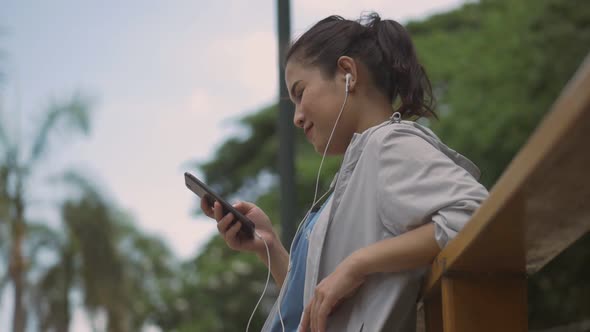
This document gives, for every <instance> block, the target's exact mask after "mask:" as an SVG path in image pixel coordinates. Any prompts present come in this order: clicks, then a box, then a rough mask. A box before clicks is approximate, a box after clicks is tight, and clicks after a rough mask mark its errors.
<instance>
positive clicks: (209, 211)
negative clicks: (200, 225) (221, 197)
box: [201, 197, 214, 218]
mask: <svg viewBox="0 0 590 332" xmlns="http://www.w3.org/2000/svg"><path fill="white" fill-rule="evenodd" d="M201 210H203V213H205V215H206V216H207V217H209V218H213V217H214V216H213V207H212V206H211V205H209V202H207V200H206V199H205V197H203V198H201Z"/></svg>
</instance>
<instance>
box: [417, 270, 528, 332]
mask: <svg viewBox="0 0 590 332" xmlns="http://www.w3.org/2000/svg"><path fill="white" fill-rule="evenodd" d="M442 304H443V321H444V323H443V325H444V331H445V332H473V331H478V332H488V331H489V332H497V331H502V332H526V331H527V328H528V324H527V323H528V322H527V317H528V316H527V282H526V277H525V275H524V274H522V275H502V274H491V275H470V274H465V275H463V274H458V275H452V276H448V277H443V280H442ZM428 332H430V331H428Z"/></svg>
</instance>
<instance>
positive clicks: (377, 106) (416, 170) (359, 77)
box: [202, 13, 488, 331]
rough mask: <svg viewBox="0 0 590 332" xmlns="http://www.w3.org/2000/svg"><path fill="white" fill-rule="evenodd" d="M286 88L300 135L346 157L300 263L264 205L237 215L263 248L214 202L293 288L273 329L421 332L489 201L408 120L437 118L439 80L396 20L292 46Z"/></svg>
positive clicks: (228, 236) (365, 21)
mask: <svg viewBox="0 0 590 332" xmlns="http://www.w3.org/2000/svg"><path fill="white" fill-rule="evenodd" d="M285 77H286V78H285V79H286V82H285V83H286V84H287V87H288V89H289V93H290V97H291V100H292V101H293V103H294V104H295V117H294V123H295V125H296V126H297V127H299V128H301V129H303V130H304V131H305V134H306V136H307V138H308V140H309V142H310V143H311V144H312V145H313V146H314V148H315V150H316V151H317V152H318V153H324V155H325V154H330V155H341V154H344V158H343V162H342V165H341V167H340V171H339V172H338V174H337V176H336V177H335V181H334V182H333V184H334V185H333V186H332V187H331V190H330V191H329V192H330V193H331V194H330V196H329V198H328V200H327V201H326V202H325V203H324V204H323V206H322V208H321V209H320V210H319V211H318V212H317V213H315V214H313V215H310V216H309V217H308V218H307V219H306V220H305V222H304V223H303V225H302V226H301V229H302V231H300V232H298V234H297V236H296V238H295V239H294V241H293V247H292V250H291V257H290V259H289V253H288V252H287V250H286V249H285V248H284V246H283V245H282V244H281V242H280V240H279V237H278V236H277V234H276V232H275V231H274V230H273V228H272V225H271V222H270V220H269V219H268V217H267V216H266V215H265V214H264V213H263V212H262V211H261V210H260V209H259V208H257V207H256V206H255V205H253V204H251V203H246V202H240V203H238V204H236V205H235V207H236V208H237V209H238V210H240V211H241V212H243V213H244V214H246V215H247V216H248V217H249V218H250V219H252V221H253V222H254V223H255V224H256V229H257V233H258V235H259V237H256V238H255V239H253V240H245V239H243V238H241V237H238V236H237V234H238V231H239V229H240V227H241V224H240V223H235V224H234V225H233V226H230V224H231V221H232V220H233V216H232V215H231V214H228V215H226V216H223V215H222V212H221V208H220V206H219V205H218V204H217V203H216V204H215V205H214V208H213V209H211V208H208V207H207V204H206V203H205V202H202V208H203V210H204V211H205V213H206V214H207V215H209V216H211V217H213V218H215V219H216V220H217V221H218V229H219V232H220V234H222V236H223V237H224V239H225V241H226V242H227V244H228V245H229V246H230V247H231V248H233V249H235V250H240V251H250V252H254V253H256V254H257V255H258V257H259V258H260V259H261V261H262V262H264V263H265V264H267V266H268V264H269V263H270V266H271V273H272V275H273V278H274V279H275V281H276V283H277V284H278V285H279V286H281V293H280V295H279V299H278V300H277V304H275V307H274V309H273V310H272V311H271V313H270V315H269V318H268V319H267V322H266V323H265V325H264V328H263V330H264V331H282V330H283V329H284V330H286V331H295V330H297V329H299V330H300V331H308V330H311V331H361V330H362V331H413V330H415V322H416V317H415V308H416V306H415V304H416V301H417V300H418V293H419V287H420V280H421V277H422V276H423V275H424V272H425V270H426V268H427V267H428V266H429V264H430V263H431V262H432V260H433V259H434V257H435V256H436V255H437V253H438V252H439V251H440V250H441V248H443V247H444V246H445V245H446V244H447V243H448V241H449V240H450V239H452V238H453V237H454V236H455V235H456V234H457V232H459V231H460V230H461V228H462V227H463V226H464V225H465V223H466V222H467V221H468V220H469V219H470V217H471V216H472V214H473V213H474V211H475V210H476V209H477V208H478V207H479V206H480V204H481V203H482V201H483V200H484V199H485V198H486V197H487V195H488V193H487V191H486V189H485V188H484V187H483V186H482V185H481V184H479V183H478V182H477V179H478V178H479V170H478V169H477V167H476V166H475V165H474V164H473V163H471V162H470V161H469V160H467V159H466V158H464V157H463V156H461V155H460V154H458V153H457V152H455V151H453V150H452V149H450V148H448V147H447V146H445V145H444V144H443V143H442V142H441V141H440V140H439V139H438V138H437V137H436V135H434V134H433V133H432V132H431V131H430V130H429V129H427V128H425V127H423V126H421V125H419V124H417V123H415V122H413V121H407V120H403V121H402V120H401V119H400V118H403V119H414V120H415V119H417V118H420V117H433V116H435V115H434V112H433V110H432V92H431V87H430V82H429V79H428V77H427V75H426V73H425V71H424V69H423V67H422V66H421V65H420V63H419V62H418V60H417V56H416V52H415V49H414V46H413V44H412V41H411V39H410V36H409V34H408V33H407V31H406V30H405V29H404V28H403V27H402V26H401V25H400V24H398V23H397V22H395V21H392V20H381V19H380V17H379V16H378V15H377V14H374V13H373V14H371V15H369V16H368V17H365V18H362V19H361V20H359V21H350V20H345V19H343V18H341V17H339V16H330V17H327V18H326V19H323V20H322V21H320V22H318V23H317V24H316V25H314V26H313V27H312V28H311V29H309V30H308V31H307V32H305V33H304V34H303V35H302V36H301V37H300V38H299V39H298V40H297V41H296V42H295V43H294V44H293V45H292V46H291V48H290V50H289V52H288V53H287V57H286V67H285ZM392 105H395V106H393V107H392ZM316 194H317V193H316ZM314 200H315V198H314ZM314 203H315V202H314ZM265 242H266V243H267V244H268V249H269V253H270V257H268V256H267V250H266V247H265ZM289 264H291V265H290V266H289ZM278 303H280V304H281V305H280V306H279V305H278ZM279 309H280V311H279ZM283 325H284V328H283Z"/></svg>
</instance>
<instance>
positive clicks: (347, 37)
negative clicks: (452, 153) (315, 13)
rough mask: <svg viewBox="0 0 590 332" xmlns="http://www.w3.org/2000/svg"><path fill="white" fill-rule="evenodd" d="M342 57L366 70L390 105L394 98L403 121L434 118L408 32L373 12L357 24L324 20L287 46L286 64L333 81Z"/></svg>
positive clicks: (429, 89)
mask: <svg viewBox="0 0 590 332" xmlns="http://www.w3.org/2000/svg"><path fill="white" fill-rule="evenodd" d="M344 55H346V56H349V57H351V58H353V59H355V60H358V61H361V62H362V63H363V64H364V65H365V66H366V67H367V68H368V70H369V72H370V75H371V76H372V79H373V82H374V84H375V86H376V87H377V88H378V89H379V90H380V91H381V92H382V93H383V94H384V95H385V96H387V97H388V98H389V100H390V101H391V103H392V104H393V103H394V102H396V99H397V98H398V97H399V103H396V104H399V106H398V107H396V109H395V111H397V112H400V113H401V114H402V116H403V117H404V118H410V117H413V118H420V117H431V116H434V117H437V116H436V114H435V113H434V110H433V108H434V106H433V105H434V97H433V95H432V86H431V84H430V80H429V79H428V76H427V75H426V71H425V70H424V67H422V65H421V64H420V63H419V62H418V58H417V56H416V51H415V48H414V44H413V43H412V40H411V38H410V35H409V33H408V32H407V31H406V29H405V28H404V27H403V26H402V25H401V24H399V23H397V22H396V21H393V20H381V17H379V15H378V14H377V13H370V14H368V15H366V16H363V17H361V18H360V19H359V20H357V21H351V20H346V19H344V18H342V17H341V16H336V15H332V16H329V17H326V18H325V19H323V20H321V21H319V22H318V23H316V24H315V25H314V26H313V27H311V28H310V29H309V30H308V31H307V32H305V33H304V34H303V35H302V36H301V37H299V38H298V39H297V40H296V41H295V42H294V43H293V44H292V45H291V47H290V48H289V50H288V51H287V54H286V57H285V63H286V62H287V61H289V59H290V58H291V57H295V58H296V59H297V60H298V61H301V62H302V63H304V64H307V65H314V66H318V67H319V68H320V70H321V71H322V74H323V75H324V76H325V77H328V78H333V77H334V75H335V74H336V70H337V61H338V58H340V57H341V56H344Z"/></svg>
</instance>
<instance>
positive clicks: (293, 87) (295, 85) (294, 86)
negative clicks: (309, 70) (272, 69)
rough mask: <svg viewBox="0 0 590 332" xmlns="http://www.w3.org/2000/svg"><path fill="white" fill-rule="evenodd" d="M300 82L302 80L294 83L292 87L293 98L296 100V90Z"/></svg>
mask: <svg viewBox="0 0 590 332" xmlns="http://www.w3.org/2000/svg"><path fill="white" fill-rule="evenodd" d="M299 82H301V80H299V81H297V82H295V83H293V85H291V97H292V98H295V88H296V87H297V84H299Z"/></svg>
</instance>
